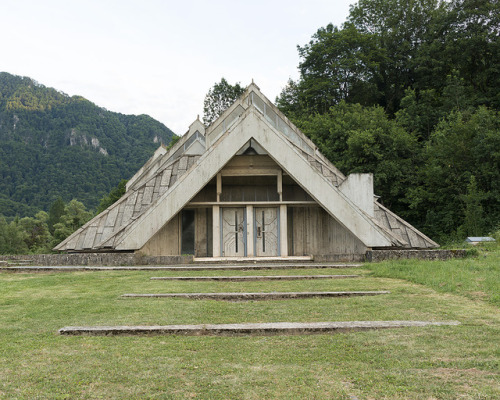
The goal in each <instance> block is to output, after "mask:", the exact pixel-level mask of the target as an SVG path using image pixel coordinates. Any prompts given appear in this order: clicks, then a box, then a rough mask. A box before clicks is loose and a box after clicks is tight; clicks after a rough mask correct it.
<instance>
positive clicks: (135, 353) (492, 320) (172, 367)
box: [0, 252, 500, 400]
mask: <svg viewBox="0 0 500 400" xmlns="http://www.w3.org/2000/svg"><path fill="white" fill-rule="evenodd" d="M498 257H499V254H498V253H497V252H490V253H488V254H487V256H486V257H483V255H482V254H481V255H480V256H479V257H478V258H475V259H466V260H452V261H448V262H443V263H441V262H422V261H418V262H417V261H412V262H408V261H402V262H397V263H380V264H370V265H366V266H364V267H363V268H362V269H351V270H349V269H346V270H333V269H332V270H325V269H321V270H319V269H318V270H313V271H307V273H315V274H329V273H331V274H338V273H345V274H357V273H361V274H362V275H363V277H362V278H357V279H341V280H320V281H277V282H276V281H273V282H262V281H259V282H245V283H242V282H182V281H151V280H149V278H150V277H151V276H167V275H170V276H174V275H179V274H177V273H175V272H161V273H159V272H157V271H156V272H155V271H149V272H144V271H120V272H72V273H41V274H24V273H23V274H15V273H3V274H0V398H2V399H4V398H5V399H186V398H187V399H189V398H197V399H346V400H352V399H355V398H356V399H359V400H361V399H417V400H418V399H457V398H460V399H494V398H500V387H499V378H500V374H499V355H500V354H499V349H500V329H499V327H500V313H499V308H498V303H497V300H496V297H495V296H496V295H497V294H498V293H497V292H498V282H499V279H498ZM415 271H418V273H417V272H415ZM437 271H439V273H438V272H437ZM450 271H452V272H453V274H451V273H450ZM285 273H287V274H294V275H301V274H304V273H305V271H300V270H299V271H298V270H291V271H259V272H258V274H259V275H261V274H262V275H264V274H268V275H282V274H285ZM208 274H209V272H205V271H198V272H189V273H188V272H183V273H182V275H208ZM213 274H216V275H251V274H255V272H251V271H241V272H238V271H218V272H216V273H215V272H214V273H213ZM434 274H436V277H435V278H427V280H425V279H424V278H422V277H423V276H426V275H434ZM395 278H397V279H395ZM472 278H474V282H475V283H474V282H472V283H470V282H469V281H471V279H472ZM419 280H422V281H421V282H420V281H419ZM465 282H467V283H465ZM485 282H487V283H485ZM443 283H444V285H443ZM458 283H461V284H460V285H459V284H458ZM495 288H496V289H495ZM305 290H318V291H321V290H390V291H391V294H388V295H381V296H373V297H372V296H370V297H354V298H334V299H319V298H318V299H305V300H280V301H253V302H222V301H206V300H185V299H144V298H142V299H124V298H120V297H119V296H120V295H121V294H123V293H168V292H198V291H199V292H226V291H234V292H238V291H305ZM475 292H484V293H485V294H484V295H477V294H474V293H475ZM398 319H399V320H416V319H419V320H420V319H421V320H436V321H437V320H458V321H460V322H461V323H462V324H461V325H460V326H450V327H427V328H403V329H397V330H380V331H365V332H352V333H346V334H335V335H310V336H306V335H304V336H269V337H262V336H261V337H259V336H256V337H184V336H144V337H88V336H82V337H69V336H59V335H58V334H57V330H58V329H59V328H61V327H63V326H70V325H73V326H74V325H114V324H116V325H134V324H145V325H148V324H151V325H153V324H154V325H167V324H192V323H193V324H194V323H236V322H278V321H297V322H307V321H349V320H398Z"/></svg>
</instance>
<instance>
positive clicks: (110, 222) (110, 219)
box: [104, 207, 118, 226]
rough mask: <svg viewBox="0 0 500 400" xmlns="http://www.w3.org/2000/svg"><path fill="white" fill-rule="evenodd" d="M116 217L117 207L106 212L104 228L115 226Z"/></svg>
mask: <svg viewBox="0 0 500 400" xmlns="http://www.w3.org/2000/svg"><path fill="white" fill-rule="evenodd" d="M117 215H118V207H113V208H112V209H111V210H109V212H108V216H107V218H106V222H105V224H104V225H105V226H115V222H116V217H117Z"/></svg>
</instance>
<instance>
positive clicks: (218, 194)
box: [217, 172, 222, 202]
mask: <svg viewBox="0 0 500 400" xmlns="http://www.w3.org/2000/svg"><path fill="white" fill-rule="evenodd" d="M221 194H222V176H221V173H220V172H219V173H218V174H217V202H219V201H220V195H221Z"/></svg>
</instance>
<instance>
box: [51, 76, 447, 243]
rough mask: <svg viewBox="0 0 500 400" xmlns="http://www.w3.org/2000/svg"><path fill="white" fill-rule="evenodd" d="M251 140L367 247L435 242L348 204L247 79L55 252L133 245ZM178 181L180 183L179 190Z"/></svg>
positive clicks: (337, 176)
mask: <svg viewBox="0 0 500 400" xmlns="http://www.w3.org/2000/svg"><path fill="white" fill-rule="evenodd" d="M249 139H255V140H257V142H258V143H259V145H261V146H262V147H264V148H265V149H266V151H269V155H270V156H271V157H272V158H273V159H274V160H275V161H276V162H277V163H278V164H279V165H280V166H281V167H282V168H283V169H284V170H285V171H286V172H287V173H288V174H289V175H291V176H292V177H294V178H295V179H296V181H297V182H298V183H299V184H300V185H301V186H302V187H303V188H304V189H305V190H306V191H308V192H309V194H310V195H311V196H312V197H313V198H314V199H315V200H316V201H318V203H319V204H320V205H321V206H323V207H324V208H325V210H327V211H328V212H329V213H330V214H331V215H332V216H333V217H334V218H335V219H337V220H338V221H339V222H340V223H341V224H342V225H344V226H345V227H346V228H347V229H349V230H350V231H351V232H353V233H354V234H355V235H356V236H357V237H359V238H360V240H362V241H363V242H364V243H365V245H367V246H368V247H407V248H429V247H437V246H438V245H437V243H435V242H433V241H432V240H430V239H429V238H428V237H426V236H425V235H424V234H422V233H421V232H419V231H418V230H417V229H415V228H414V227H412V226H411V225H410V224H408V223H407V222H406V221H404V220H402V219H401V218H399V217H398V216H397V215H395V214H394V213H392V212H391V211H389V210H388V209H387V208H385V207H383V206H382V205H381V204H379V203H378V202H376V201H375V200H374V202H375V203H374V210H375V216H374V217H372V216H370V215H367V214H366V213H365V212H363V211H362V210H360V209H359V208H358V207H357V206H356V205H354V204H353V203H352V202H351V201H350V200H349V199H348V198H347V197H346V196H345V195H344V194H342V193H341V191H339V190H338V189H337V188H338V186H339V185H340V184H341V183H342V182H343V181H344V180H345V179H346V177H345V176H344V175H343V174H342V173H341V172H340V171H339V170H338V169H337V168H336V167H335V166H334V165H333V164H332V163H330V162H329V161H328V160H327V159H326V158H325V157H324V156H323V155H322V154H321V153H320V152H319V151H318V149H317V147H316V146H315V145H314V143H313V142H312V141H311V140H310V139H309V138H307V137H306V136H305V135H304V134H303V133H302V132H300V130H298V129H297V128H296V127H295V126H294V125H293V124H292V123H291V122H290V121H289V120H288V119H287V118H286V117H285V116H284V115H283V114H282V113H281V112H280V111H279V110H278V109H277V108H276V107H275V106H274V105H273V104H272V103H271V102H270V101H269V100H268V99H267V98H266V97H265V96H264V95H262V93H260V90H259V88H258V87H257V86H256V85H255V84H251V85H250V86H249V87H248V88H247V90H246V92H245V93H244V94H243V95H242V96H241V97H240V99H238V100H237V101H236V102H235V103H234V104H233V105H232V106H231V107H230V108H229V109H228V110H226V111H225V112H224V113H223V114H222V115H221V116H220V117H219V118H218V119H217V120H216V121H215V122H214V123H213V124H212V125H210V126H209V127H208V128H206V129H205V127H204V126H203V124H202V123H201V122H200V121H199V120H197V121H195V122H194V123H193V124H192V125H191V126H190V129H189V131H188V132H187V133H186V135H184V136H183V137H182V138H181V139H180V140H179V142H178V143H176V145H175V146H173V148H172V149H170V150H169V151H168V152H167V151H166V150H165V149H158V150H157V151H156V152H155V154H154V155H153V157H152V158H151V159H150V160H148V162H147V163H146V164H145V165H144V167H143V168H141V169H140V170H139V171H138V172H137V173H136V174H135V175H134V177H133V178H132V179H131V180H130V181H129V183H128V184H127V191H126V193H125V195H124V196H123V197H122V198H121V199H120V200H118V201H117V202H116V203H115V204H113V205H112V206H110V207H109V208H108V209H107V210H105V211H104V212H102V213H101V214H99V215H98V216H96V217H95V218H94V219H92V220H91V221H89V222H88V223H87V224H85V225H84V226H83V227H82V228H80V229H79V230H78V231H76V232H75V233H73V234H72V235H71V236H70V237H68V238H67V239H66V240H65V241H63V242H62V243H60V244H59V245H58V246H57V247H56V248H55V250H59V251H90V250H92V251H96V250H137V249H139V248H140V247H142V245H143V244H144V243H145V242H146V241H147V240H149V238H151V237H152V236H153V235H154V234H155V233H156V232H157V231H158V230H159V229H161V227H162V226H163V225H164V224H166V223H167V222H168V221H169V220H170V219H171V218H172V217H173V216H174V215H175V214H176V213H177V212H179V211H180V210H181V209H182V207H184V206H185V205H186V204H187V203H188V202H189V201H190V199H191V198H192V197H193V196H194V195H196V193H197V192H198V191H199V190H201V189H202V188H203V187H204V186H205V185H206V184H207V183H208V182H209V181H210V179H212V178H213V177H214V176H215V175H216V173H217V172H218V171H219V170H220V169H222V168H223V167H224V165H225V164H226V163H227V162H228V161H229V160H230V159H231V158H232V157H233V156H234V155H235V154H236V153H237V152H238V150H240V148H241V147H242V146H243V145H244V144H245V143H246V141H248V140H249ZM291 159H293V161H292V162H291V163H290V160H291ZM298 164H300V166H299V165H298ZM195 170H196V171H195ZM313 172H314V173H313ZM184 178H186V179H184ZM311 178H312V179H311ZM182 180H185V182H183V183H182V185H183V186H182V187H179V186H180V185H181V183H180V181H182ZM313 182H314V183H313ZM314 185H316V186H314ZM319 188H321V190H319ZM339 207H340V208H339Z"/></svg>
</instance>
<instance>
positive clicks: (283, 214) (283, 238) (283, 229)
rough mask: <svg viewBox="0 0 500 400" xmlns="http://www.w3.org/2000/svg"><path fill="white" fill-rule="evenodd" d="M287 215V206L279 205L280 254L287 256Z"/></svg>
mask: <svg viewBox="0 0 500 400" xmlns="http://www.w3.org/2000/svg"><path fill="white" fill-rule="evenodd" d="M287 223H288V216H287V206H286V205H285V204H282V205H280V256H281V257H288V225H287Z"/></svg>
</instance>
